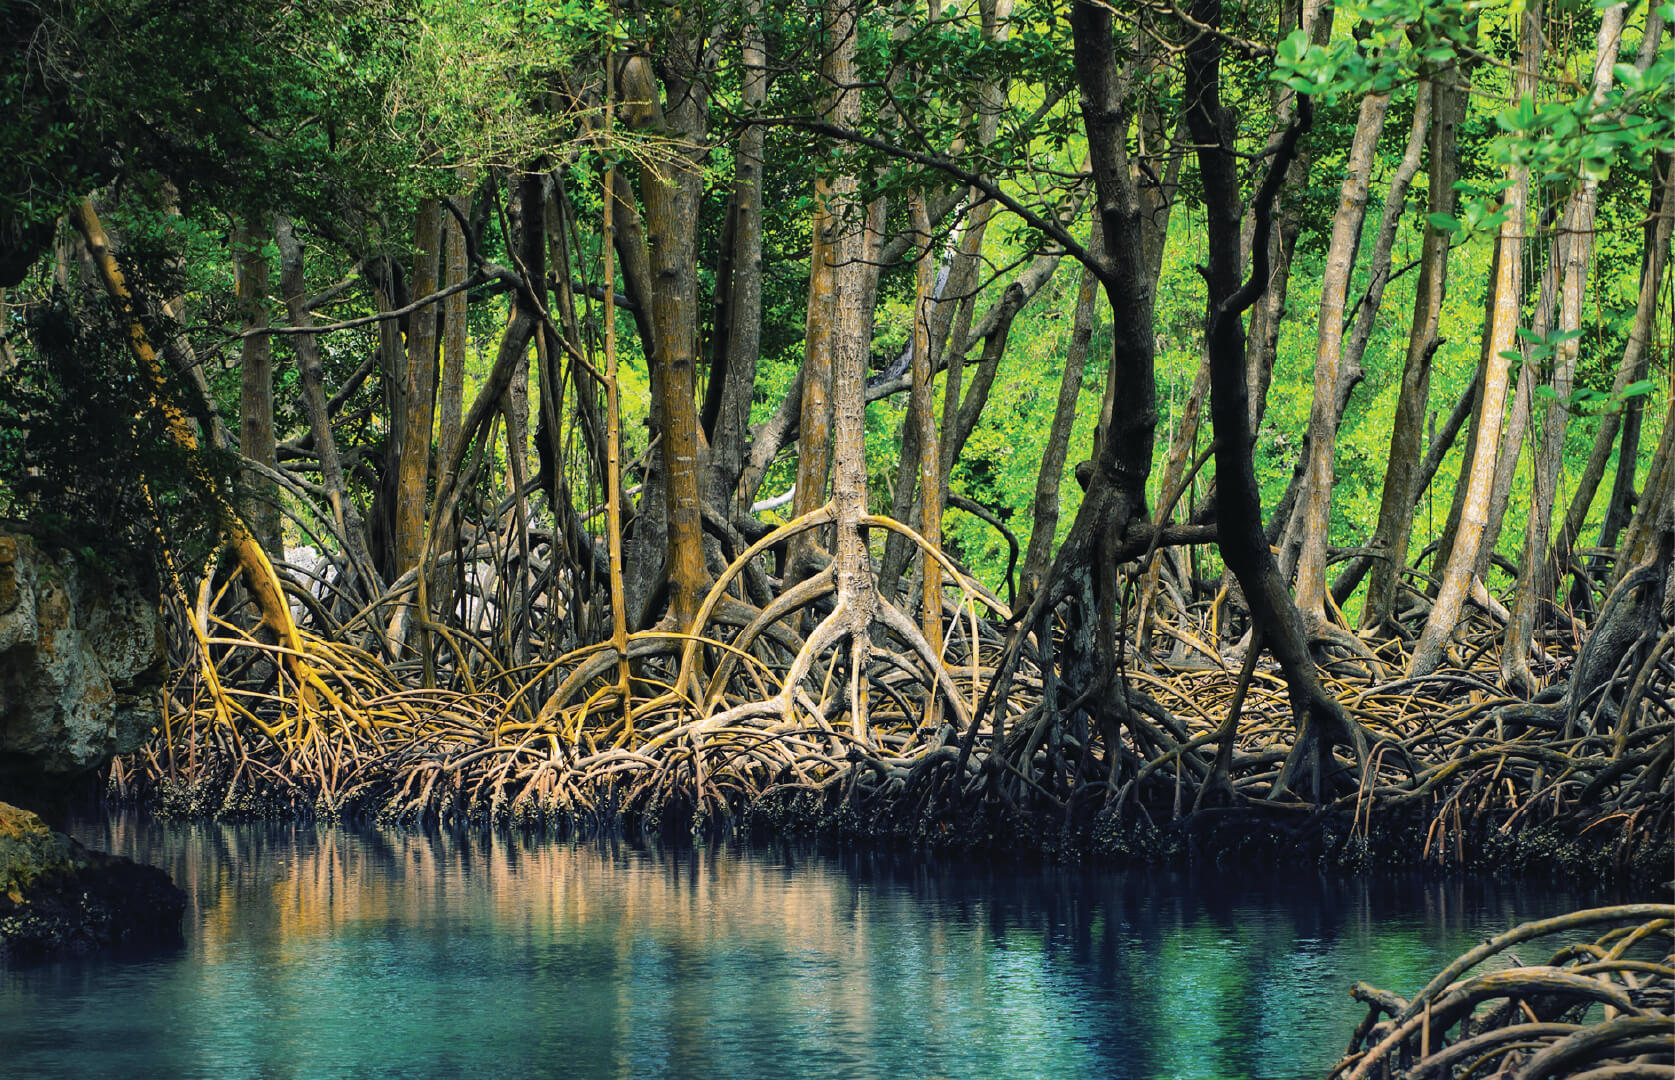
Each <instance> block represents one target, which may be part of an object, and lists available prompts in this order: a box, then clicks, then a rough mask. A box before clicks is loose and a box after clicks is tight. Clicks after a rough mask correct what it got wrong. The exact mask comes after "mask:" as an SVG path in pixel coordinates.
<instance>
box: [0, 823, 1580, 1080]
mask: <svg viewBox="0 0 1675 1080" xmlns="http://www.w3.org/2000/svg"><path fill="white" fill-rule="evenodd" d="M77 831H78V834H79V836H80V838H81V839H82V840H84V841H85V842H88V843H90V844H93V845H97V846H103V847H106V848H108V849H110V850H114V851H117V852H119V853H121V854H126V855H130V856H133V857H135V858H138V859H142V860H145V861H148V862H152V863H155V864H157V865H159V866H162V867H164V868H165V869H167V870H168V871H169V872H170V873H171V874H172V875H173V876H174V878H175V880H176V881H177V882H178V883H180V884H181V885H182V887H183V888H185V889H186V890H187V892H188V893H189V895H190V897H191V900H190V907H189V908H188V912H187V918H186V944H185V945H184V946H183V947H178V948H174V949H171V950H167V951H165V952H162V953H155V952H154V953H151V954H148V955H131V956H124V957H116V958H104V959H98V960H88V961H78V962H65V963H57V964H50V965H45V966H40V967H33V968H27V969H22V970H4V969H0V1077H4V1078H6V1080H23V1078H26V1077H59V1076H62V1077H78V1078H79V1077H88V1078H96V1077H125V1078H126V1077H151V1076H156V1077H216V1078H221V1077H263V1078H291V1077H296V1078H303V1077H454V1076H463V1077H467V1078H470V1080H490V1078H498V1077H525V1076H529V1077H547V1076H551V1077H676V1078H678V1077H718V1078H723V1080H746V1078H754V1077H773V1078H777V1077H787V1076H789V1077H808V1078H815V1077H821V1078H823V1077H834V1078H836V1077H844V1078H847V1077H890V1078H896V1077H902V1078H916V1077H960V1078H973V1080H976V1078H1003V1077H1088V1078H1095V1077H1110V1078H1120V1077H1134V1078H1158V1077H1217V1078H1221V1077H1226V1078H1231V1077H1260V1078H1274V1080H1280V1078H1291V1077H1317V1076H1322V1075H1324V1073H1325V1072H1326V1070H1327V1069H1328V1068H1329V1067H1330V1066H1331V1064H1332V1063H1333V1062H1334V1061H1335V1060H1336V1058H1337V1056H1338V1054H1339V1053H1340V1052H1341V1051H1342V1049H1343V1045H1344V1043H1345V1042H1346V1040H1347V1038H1348V1035H1349V1032H1350V1030H1351V1029H1352V1028H1353V1027H1354V1025H1355V1023H1356V1021H1357V1020H1358V1019H1359V1017H1360V1015H1361V1008H1360V1006H1358V1005H1356V1004H1355V1003H1354V1002H1353V1001H1351V1000H1350V998H1349V994H1348V990H1349V986H1350V984H1351V983H1352V982H1353V981H1354V980H1356V979H1366V980H1368V981H1371V982H1372V983H1374V984H1375V985H1378V986H1381V987H1385V988H1388V989H1392V990H1395V991H1397V992H1399V993H1411V992H1412V991H1413V990H1414V989H1415V988H1417V987H1418V986H1419V985H1421V984H1423V982H1424V981H1425V980H1426V979H1427V978H1428V977H1429V976H1430V975H1431V974H1432V973H1433V972H1434V971H1435V970H1436V969H1437V968H1438V967H1440V966H1441V965H1442V964H1444V963H1446V962H1447V961H1448V960H1449V959H1451V958H1453V957H1454V956H1455V955H1456V954H1458V953H1459V952H1461V951H1463V950H1464V949H1465V948H1468V947H1469V946H1470V945H1472V944H1473V943H1475V942H1476V941H1478V940H1481V938H1482V937H1483V936H1484V935H1486V934H1489V933H1492V932H1494V931H1496V930H1499V929H1501V928H1503V927H1505V926H1508V925H1511V924H1513V923H1516V922H1519V921H1522V920H1524V919H1527V918H1535V917H1541V916H1545V915H1551V914H1556V913H1558V912H1560V911H1563V910H1568V909H1570V908H1573V907H1577V906H1583V905H1585V904H1588V903H1593V902H1598V901H1601V900H1603V899H1606V898H1604V897H1600V896H1597V895H1584V894H1581V893H1579V892H1576V891H1567V890H1566V889H1565V888H1563V887H1562V886H1553V887H1540V886H1531V885H1528V884H1526V885H1523V886H1518V887H1512V886H1507V885H1504V884H1494V883H1486V882H1477V883H1457V882H1456V883H1449V884H1436V883H1428V884H1427V883H1419V882H1408V883H1396V884H1392V883H1389V882H1359V883H1357V882H1350V883H1345V882H1342V881H1334V880H1326V879H1322V878H1318V877H1316V876H1314V875H1311V874H1306V873H1305V874H1297V873H1292V874H1287V875H1282V876H1261V877H1256V876H1250V875H1240V876H1222V875H1216V874H1210V873H1201V872H1194V873H1163V872H1114V871H1105V870H1091V869H1086V868H1082V869H1075V868H1072V869H1065V868H1034V867H1026V868H1020V867H1017V866H1011V865H996V864H989V863H970V862H950V861H946V860H941V859H928V858H927V857H924V856H917V857H908V856H885V855H879V854H870V853H869V854H858V853H848V854H836V855H821V854H817V853H814V852H811V851H806V850H801V849H791V848H783V847H777V848H776V847H765V848H759V849H751V850H723V851H719V852H710V851H690V850H689V851H680V852H662V853H658V852H647V851H643V850H636V849H633V848H630V847H628V846H625V845H577V844H564V843H555V842H549V841H541V840H534V839H523V838H518V837H511V838H507V837H501V838H497V839H485V838H482V837H473V838H460V837H448V836H442V837H436V836H418V835H410V834H405V833H379V832H355V831H350V830H344V829H337V828H326V827H315V826H284V825H247V826H223V825H205V824H161V823H156V822H152V821H149V820H146V819H135V818H132V817H115V818H112V819H110V820H108V821H98V822H93V823H89V824H85V825H83V826H82V827H80V828H79V829H78V830H77ZM1529 959H1530V958H1528V957H1526V960H1529Z"/></svg>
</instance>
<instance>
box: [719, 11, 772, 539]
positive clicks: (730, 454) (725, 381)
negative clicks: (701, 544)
mask: <svg viewBox="0 0 1675 1080" xmlns="http://www.w3.org/2000/svg"><path fill="white" fill-rule="evenodd" d="M760 19H761V3H760V0H748V3H747V4H746V10H745V20H746V23H745V28H744V41H743V43H742V45H743V54H742V57H741V59H742V60H743V64H744V84H743V86H742V88H741V91H740V99H741V102H742V104H743V107H744V108H745V109H746V110H747V111H748V110H751V109H759V108H761V107H762V106H763V105H764V104H765V103H766V101H767V95H768V72H767V52H766V48H767V46H766V44H765V43H764V41H763V39H762V30H761V26H760ZM764 136H765V131H764V129H763V128H762V127H760V126H758V125H755V124H752V125H750V126H748V127H746V128H745V129H744V132H743V133H742V134H741V135H740V136H739V145H738V148H737V150H736V151H735V154H736V165H735V166H734V172H733V205H732V210H733V229H732V248H731V251H730V252H729V253H728V261H729V263H730V265H731V274H730V275H729V276H730V278H731V282H730V288H729V289H728V294H727V297H726V304H727V325H726V337H725V340H724V341H723V342H722V343H721V346H722V356H723V362H722V370H721V378H720V380H719V383H717V380H716V374H715V372H714V371H712V372H711V373H710V380H711V387H710V389H711V390H712V391H713V393H714V397H715V401H716V404H715V411H714V414H713V418H709V417H707V418H708V419H710V420H711V422H710V424H709V426H708V429H707V430H709V432H710V484H709V499H710V502H711V503H712V504H714V505H715V506H716V508H717V509H719V510H721V511H722V512H723V514H724V516H726V517H729V518H730V517H732V513H733V511H734V510H735V509H749V508H748V507H736V506H735V496H736V492H737V490H738V484H739V477H740V475H741V474H742V473H743V472H744V466H745V441H746V438H747V437H748V435H749V434H750V402H751V396H752V394H753V392H754V391H755V388H756V363H757V360H758V358H759V355H760V350H761V337H762V154H763V140H764ZM707 404H708V402H707V400H706V405H707Z"/></svg>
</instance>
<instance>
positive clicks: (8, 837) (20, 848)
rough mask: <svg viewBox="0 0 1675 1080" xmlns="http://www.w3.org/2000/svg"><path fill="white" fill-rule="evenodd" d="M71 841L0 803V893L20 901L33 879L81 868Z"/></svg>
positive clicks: (26, 815) (41, 823)
mask: <svg viewBox="0 0 1675 1080" xmlns="http://www.w3.org/2000/svg"><path fill="white" fill-rule="evenodd" d="M73 844H74V841H72V840H71V839H70V838H69V837H68V836H65V835H64V834H63V833H55V832H53V831H52V830H51V829H49V828H47V826H46V822H44V821H42V820H41V819H40V818H38V817H36V816H35V815H34V814H31V813H30V812H29V811H27V810H19V809H18V808H17V807H15V806H12V805H11V804H9V803H3V802H0V896H4V897H5V898H6V899H8V900H10V901H11V902H12V903H14V904H20V903H22V902H23V894H24V892H25V890H27V889H29V887H30V886H32V885H34V884H35V883H36V882H38V881H41V880H42V879H47V880H51V879H52V878H53V877H55V876H61V875H65V874H72V873H75V872H76V871H77V870H80V869H82V868H83V867H85V866H86V865H87V863H86V862H85V861H83V860H80V859H77V858H76V854H75V850H74V847H73Z"/></svg>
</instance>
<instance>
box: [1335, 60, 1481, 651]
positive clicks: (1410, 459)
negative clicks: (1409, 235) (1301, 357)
mask: <svg viewBox="0 0 1675 1080" xmlns="http://www.w3.org/2000/svg"><path fill="white" fill-rule="evenodd" d="M1458 80H1459V71H1458V69H1457V68H1456V67H1455V66H1454V65H1452V64H1450V65H1448V66H1446V67H1444V68H1443V69H1442V70H1441V71H1439V72H1437V73H1436V74H1435V76H1433V77H1432V79H1431V80H1430V83H1429V89H1430V97H1431V131H1430V137H1429V154H1430V162H1429V166H1428V168H1429V187H1430V192H1429V194H1428V196H1427V206H1428V209H1429V211H1430V213H1432V214H1450V215H1451V214H1452V213H1453V212H1454V204H1455V192H1454V181H1455V180H1456V179H1458V177H1459V171H1460V163H1459V151H1458V147H1457V142H1456V139H1457V134H1458V129H1459V124H1460V120H1461V118H1462V116H1463V115H1464V111H1465V103H1466V97H1465V91H1464V89H1463V88H1462V87H1461V86H1460V85H1459V82H1458ZM1451 238H1452V234H1451V233H1449V232H1445V231H1443V230H1441V229H1438V228H1437V227H1436V226H1435V225H1432V224H1430V223H1427V224H1426V226H1425V238H1424V241H1423V243H1424V247H1423V248H1422V250H1421V252H1420V259H1421V262H1420V265H1419V281H1418V284H1417V285H1416V286H1415V288H1414V299H1413V317H1412V320H1411V321H1410V322H1409V324H1408V326H1409V331H1408V343H1407V356H1406V360H1405V362H1404V364H1403V367H1402V383H1401V389H1400V390H1399V391H1398V393H1397V398H1396V412H1395V416H1394V417H1393V418H1392V419H1391V421H1390V453H1389V456H1388V458H1387V459H1386V461H1387V464H1386V469H1387V471H1386V473H1385V478H1384V489H1383V492H1382V495H1381V497H1380V500H1379V508H1378V524H1377V525H1376V526H1375V527H1374V529H1373V536H1372V539H1371V540H1370V541H1369V542H1368V545H1367V546H1368V547H1370V548H1371V549H1373V550H1374V551H1375V552H1377V553H1378V554H1377V556H1376V557H1375V558H1374V560H1373V562H1372V564H1371V580H1370V581H1369V582H1368V584H1367V596H1366V599H1365V600H1364V601H1363V603H1362V607H1361V629H1362V630H1364V631H1372V632H1375V633H1383V632H1387V631H1389V630H1391V629H1392V628H1393V627H1394V626H1395V616H1396V600H1397V597H1398V596H1399V595H1400V591H1401V584H1402V575H1403V573H1404V572H1405V571H1406V570H1407V552H1408V545H1409V543H1410V542H1411V541H1412V538H1413V510H1414V507H1415V506H1416V505H1417V504H1418V502H1419V495H1420V493H1421V492H1422V491H1423V490H1424V488H1423V485H1422V484H1421V483H1420V480H1419V477H1418V475H1417V468H1416V466H1417V465H1418V462H1419V460H1420V458H1421V456H1422V455H1421V447H1422V446H1423V445H1424V439H1425V414H1426V408H1427V405H1428V403H1429V401H1430V394H1431V361H1432V358H1433V357H1434V356H1435V355H1436V350H1437V348H1438V347H1439V346H1440V345H1441V344H1442V340H1441V338H1440V336H1439V333H1438V332H1439V329H1440V326H1441V318H1442V304H1443V300H1444V298H1445V297H1446V296H1447V293H1448V246H1449V242H1450V240H1451Z"/></svg>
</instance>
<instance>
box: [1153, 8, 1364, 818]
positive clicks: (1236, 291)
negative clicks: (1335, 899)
mask: <svg viewBox="0 0 1675 1080" xmlns="http://www.w3.org/2000/svg"><path fill="white" fill-rule="evenodd" d="M1190 10H1191V13H1192V15H1193V17H1194V18H1195V19H1196V20H1197V21H1198V22H1200V23H1202V24H1204V25H1205V26H1209V27H1217V26H1219V25H1220V23H1221V0H1194V2H1193V4H1192V7H1191V9H1190ZM1220 66H1221V42H1220V39H1219V38H1217V37H1214V36H1212V35H1211V34H1209V33H1201V34H1200V35H1199V36H1198V37H1197V38H1196V39H1195V40H1194V41H1193V42H1192V43H1191V44H1190V45H1189V46H1188V47H1187V50H1186V97H1187V101H1188V102H1189V106H1188V109H1187V122H1188V124H1189V125H1190V126H1191V130H1192V137H1193V141H1194V142H1195V143H1196V144H1197V145H1198V165H1199V173H1200V176H1201V177H1202V180H1203V184H1204V196H1205V208H1206V221H1207V225H1208V230H1207V231H1208V246H1209V259H1208V268H1207V273H1206V275H1205V276H1206V280H1207V281H1208V283H1209V313H1208V326H1207V329H1206V335H1205V336H1206V340H1207V345H1208V349H1209V356H1210V415H1211V418H1212V421H1213V422H1214V424H1215V437H1216V442H1215V458H1216V510H1217V538H1218V541H1219V546H1220V549H1221V556H1222V560H1223V561H1224V562H1225V563H1226V564H1227V567H1228V569H1229V570H1231V571H1232V572H1233V575H1234V576H1235V577H1236V578H1237V579H1238V582H1239V586H1240V588H1241V589H1242V590H1243V591H1244V594H1245V599H1246V601H1247V602H1248V603H1249V605H1250V609H1251V620H1252V623H1253V626H1254V629H1255V630H1256V632H1257V633H1258V634H1259V635H1261V638H1262V640H1263V642H1264V643H1265V645H1266V647H1267V648H1268V649H1270V650H1271V651H1272V652H1273V654H1274V658H1275V659H1276V660H1278V661H1279V664H1280V668H1281V670H1282V671H1283V672H1284V673H1285V679H1286V684H1287V687H1288V689H1289V695H1290V700H1291V709H1292V722H1293V724H1294V725H1295V726H1296V729H1297V736H1296V741H1295V742H1294V744H1293V746H1292V750H1291V752H1290V754H1288V755H1287V758H1286V761H1285V764H1284V766H1283V767H1282V769H1281V771H1280V776H1279V779H1278V780H1277V781H1276V782H1275V792H1276V793H1279V792H1289V793H1291V794H1293V795H1306V796H1308V797H1310V798H1312V799H1313V801H1316V802H1318V801H1320V799H1321V797H1322V792H1323V790H1324V787H1325V784H1326V782H1327V780H1328V774H1329V771H1330V769H1331V760H1332V755H1331V751H1332V747H1333V746H1336V745H1347V746H1349V747H1350V748H1351V749H1352V750H1353V751H1354V753H1355V756H1356V760H1357V761H1358V762H1359V761H1361V760H1364V758H1365V751H1366V746H1365V737H1364V735H1363V734H1362V733H1361V731H1360V730H1359V728H1358V727H1356V726H1355V725H1354V724H1352V723H1351V722H1350V721H1349V719H1348V717H1347V716H1345V714H1344V712H1343V708H1342V706H1340V705H1339V704H1338V703H1337V701H1335V700H1334V699H1333V698H1332V696H1331V695H1330V694H1329V693H1328V692H1327V691H1326V689H1325V687H1324V686H1323V685H1322V684H1321V682H1320V676H1319V674H1318V673H1317V672H1316V671H1315V667H1314V661H1313V659H1312V658H1311V657H1310V655H1309V652H1308V638H1307V634H1306V631H1305V628H1304V623H1303V617H1302V615H1301V613H1300V612H1299V611H1298V609H1297V605H1296V604H1295V603H1293V602H1292V598H1291V594H1290V592H1289V591H1287V589H1286V583H1285V580H1284V578H1283V577H1282V576H1281V574H1280V571H1279V565H1278V563H1277V562H1276V561H1275V559H1274V555H1273V550H1272V549H1271V548H1270V547H1269V546H1268V542H1267V538H1266V536H1265V534H1264V533H1263V529H1262V504H1261V494H1260V491H1259V489H1258V487H1257V483H1256V470H1255V466H1254V463H1253V460H1252V449H1253V445H1254V442H1255V435H1254V431H1253V430H1252V415H1251V408H1250V387H1249V384H1248V374H1247V370H1246V365H1245V356H1246V353H1245V334H1244V327H1243V325H1242V322H1241V318H1240V316H1241V315H1242V313H1243V312H1244V311H1245V310H1247V309H1248V308H1249V307H1250V306H1251V305H1252V304H1253V303H1254V302H1255V301H1256V300H1257V299H1258V298H1259V297H1260V295H1261V293H1262V290H1263V289H1264V288H1265V287H1266V284H1267V281H1268V273H1269V265H1268V229H1269V227H1270V221H1271V217H1272V213H1273V204H1274V198H1275V196H1276V195H1277V193H1278V189H1279V186H1280V183H1281V180H1282V178H1283V177H1284V175H1285V170H1286V169H1287V168H1288V167H1289V165H1290V164H1291V161H1292V159H1293V156H1294V155H1295V153H1296V149H1297V142H1298V140H1299V139H1300V138H1301V137H1302V134H1303V132H1304V130H1305V129H1306V128H1307V126H1308V124H1309V120H1310V118H1311V113H1312V109H1311V103H1310V102H1309V101H1308V100H1307V99H1306V98H1305V99H1302V100H1300V101H1299V102H1298V107H1297V116H1296V118H1295V120H1294V121H1293V123H1292V124H1291V125H1290V126H1289V127H1288V128H1286V130H1285V131H1284V133H1283V134H1282V135H1281V138H1280V140H1279V142H1278V145H1277V146H1276V147H1274V149H1275V151H1276V153H1275V157H1274V160H1273V161H1272V162H1271V163H1270V164H1269V171H1268V174H1267V176H1266V178H1265V179H1264V181H1263V183H1262V186H1261V188H1260V189H1259V190H1258V191H1257V193H1256V195H1255V197H1254V198H1253V199H1252V201H1251V205H1252V209H1253V218H1254V221H1255V232H1254V234H1253V236H1252V240H1251V252H1252V255H1251V271H1250V276H1249V278H1248V279H1246V281H1245V283H1244V284H1243V285H1242V286H1241V285H1240V283H1239V273H1240V266H1239V248H1240V245H1239V243H1238V237H1239V208H1240V205H1241V199H1240V197H1239V190H1238V181H1237V178H1236V170H1235V161H1234V155H1233V123H1232V117H1231V116H1230V115H1229V114H1228V113H1227V112H1226V111H1225V110H1224V109H1223V108H1222V106H1221V86H1220V82H1221V72H1220Z"/></svg>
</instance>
